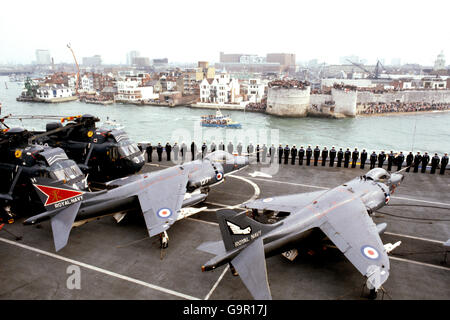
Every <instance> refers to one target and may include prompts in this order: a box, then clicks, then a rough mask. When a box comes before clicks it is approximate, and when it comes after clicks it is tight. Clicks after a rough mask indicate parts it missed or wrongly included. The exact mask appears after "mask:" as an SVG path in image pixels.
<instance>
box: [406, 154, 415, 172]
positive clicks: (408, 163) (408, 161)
mask: <svg viewBox="0 0 450 320" xmlns="http://www.w3.org/2000/svg"><path fill="white" fill-rule="evenodd" d="M413 160H414V156H413V154H412V152H409V154H408V155H407V156H406V166H407V168H406V172H409V169H410V168H411V165H412V163H413Z"/></svg>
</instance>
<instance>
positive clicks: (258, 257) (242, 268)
mask: <svg viewBox="0 0 450 320" xmlns="http://www.w3.org/2000/svg"><path fill="white" fill-rule="evenodd" d="M231 265H232V266H233V267H234V268H235V269H236V271H237V272H238V273H239V276H240V277H241V280H242V282H243V283H244V284H245V286H246V287H247V289H248V291H250V293H251V294H252V296H253V297H254V298H255V299H256V300H271V299H272V295H271V293H270V287H269V281H268V279H267V268H266V257H265V255H264V243H263V240H262V238H258V239H256V240H255V241H254V242H253V243H251V244H250V245H249V246H248V247H247V248H245V249H244V250H242V252H241V253H239V254H238V255H237V256H236V257H235V258H234V259H233V260H231Z"/></svg>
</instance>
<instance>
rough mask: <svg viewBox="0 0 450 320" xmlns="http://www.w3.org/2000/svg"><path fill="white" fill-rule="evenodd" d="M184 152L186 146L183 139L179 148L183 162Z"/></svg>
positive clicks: (184, 158) (185, 151)
mask: <svg viewBox="0 0 450 320" xmlns="http://www.w3.org/2000/svg"><path fill="white" fill-rule="evenodd" d="M186 153H187V146H186V143H184V141H183V142H182V143H181V149H180V154H181V161H183V162H184V160H186Z"/></svg>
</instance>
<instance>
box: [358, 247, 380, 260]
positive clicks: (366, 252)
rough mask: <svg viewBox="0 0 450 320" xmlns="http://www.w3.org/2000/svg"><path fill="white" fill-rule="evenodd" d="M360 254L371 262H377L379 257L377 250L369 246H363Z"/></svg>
mask: <svg viewBox="0 0 450 320" xmlns="http://www.w3.org/2000/svg"><path fill="white" fill-rule="evenodd" d="M361 252H362V254H363V256H364V257H366V258H368V259H371V260H377V259H378V258H379V257H380V254H379V253H378V250H377V249H375V248H374V247H371V246H363V247H362V248H361Z"/></svg>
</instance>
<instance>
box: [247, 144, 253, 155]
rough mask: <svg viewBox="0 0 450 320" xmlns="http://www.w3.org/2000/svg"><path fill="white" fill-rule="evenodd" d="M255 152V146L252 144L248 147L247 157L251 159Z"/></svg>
mask: <svg viewBox="0 0 450 320" xmlns="http://www.w3.org/2000/svg"><path fill="white" fill-rule="evenodd" d="M253 150H254V147H253V144H252V143H251V142H250V144H249V145H248V146H247V153H248V156H247V157H250V155H251V154H253Z"/></svg>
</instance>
